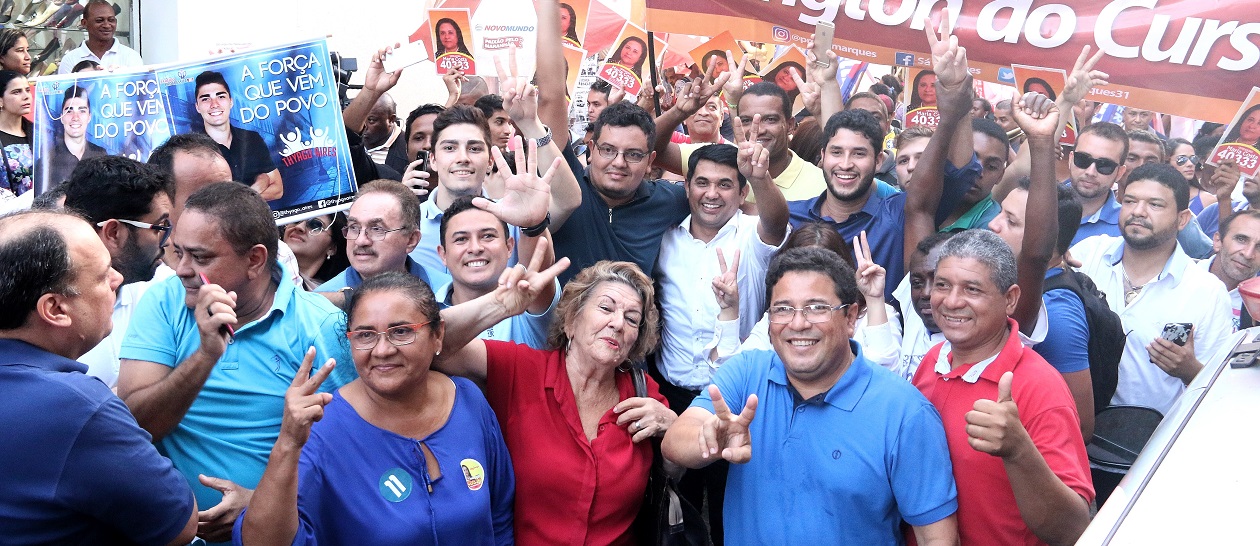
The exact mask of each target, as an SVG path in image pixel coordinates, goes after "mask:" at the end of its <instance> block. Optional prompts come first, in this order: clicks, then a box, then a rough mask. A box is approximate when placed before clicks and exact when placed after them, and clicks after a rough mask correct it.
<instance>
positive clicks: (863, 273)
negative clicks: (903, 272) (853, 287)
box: [853, 230, 887, 305]
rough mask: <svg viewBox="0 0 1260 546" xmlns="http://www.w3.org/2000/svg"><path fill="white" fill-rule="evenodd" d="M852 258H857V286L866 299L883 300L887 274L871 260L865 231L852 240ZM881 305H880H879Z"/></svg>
mask: <svg viewBox="0 0 1260 546" xmlns="http://www.w3.org/2000/svg"><path fill="white" fill-rule="evenodd" d="M853 256H854V257H856V258H857V271H856V274H857V286H858V290H859V291H861V292H862V296H864V297H866V298H867V299H875V298H879V299H881V300H882V299H883V298H884V283H885V282H886V281H885V279H886V278H887V273H886V272H885V271H884V268H883V267H882V266H880V265H879V264H877V263H875V260H873V259H871V245H870V243H868V242H867V241H866V231H865V230H864V231H862V233H861V234H860V235H858V236H856V237H854V238H853ZM881 305H882V303H881Z"/></svg>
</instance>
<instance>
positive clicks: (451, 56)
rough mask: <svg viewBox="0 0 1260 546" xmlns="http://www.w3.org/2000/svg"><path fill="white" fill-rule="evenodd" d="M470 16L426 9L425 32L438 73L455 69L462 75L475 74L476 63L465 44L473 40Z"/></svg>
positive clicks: (445, 10) (450, 11) (443, 10)
mask: <svg viewBox="0 0 1260 546" xmlns="http://www.w3.org/2000/svg"><path fill="white" fill-rule="evenodd" d="M470 20H471V17H470V16H469V12H468V10H467V9H441V8H438V9H430V10H429V32H430V33H431V35H432V38H433V62H435V63H437V72H438V74H445V73H447V72H450V71H451V70H459V71H461V72H463V73H464V74H465V75H468V76H472V75H475V74H477V62H476V61H475V60H474V59H473V53H472V50H471V49H469V47H468V44H470V43H474V44H475V43H477V42H476V40H475V39H474V38H473V35H472V32H473V27H472V24H471V23H470Z"/></svg>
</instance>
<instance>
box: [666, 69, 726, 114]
mask: <svg viewBox="0 0 1260 546" xmlns="http://www.w3.org/2000/svg"><path fill="white" fill-rule="evenodd" d="M716 69H717V63H709V69H708V70H707V71H706V72H705V73H704V77H703V78H700V79H699V80H697V81H694V82H690V83H688V84H686V85H684V86H683V91H682V92H680V93H679V94H678V102H677V103H675V105H674V107H675V108H677V109H679V110H681V111H682V112H684V113H686V114H687V115H688V116H690V115H692V114H694V113H696V112H697V111H699V110H700V107H701V106H704V103H706V102H709V99H711V98H713V95H716V94H718V92H719V91H721V90H722V88H723V86H724V85H726V83H727V82H728V81H730V77H731V73H730V72H723V73H721V74H718V75H717V77H716V78H715V77H714V74H713V72H714V70H716Z"/></svg>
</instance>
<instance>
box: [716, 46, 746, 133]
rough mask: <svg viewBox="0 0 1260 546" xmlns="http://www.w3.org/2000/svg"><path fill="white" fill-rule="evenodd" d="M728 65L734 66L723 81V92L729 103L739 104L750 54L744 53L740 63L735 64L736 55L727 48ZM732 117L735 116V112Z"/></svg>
mask: <svg viewBox="0 0 1260 546" xmlns="http://www.w3.org/2000/svg"><path fill="white" fill-rule="evenodd" d="M710 66H712V63H710ZM726 66H728V67H734V68H733V69H731V71H730V72H727V74H729V76H728V77H727V78H726V79H725V80H723V82H722V85H721V88H722V94H724V95H726V103H727V104H739V98H740V97H742V96H743V95H744V74H745V72H746V71H747V68H748V55H744V58H742V59H740V60H739V64H735V56H734V55H732V54H731V50H729V49H728V50H726ZM731 117H735V116H734V113H732V115H731Z"/></svg>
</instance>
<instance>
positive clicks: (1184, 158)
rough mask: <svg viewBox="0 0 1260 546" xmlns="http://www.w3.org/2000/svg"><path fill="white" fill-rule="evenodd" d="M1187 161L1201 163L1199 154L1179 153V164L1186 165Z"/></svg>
mask: <svg viewBox="0 0 1260 546" xmlns="http://www.w3.org/2000/svg"><path fill="white" fill-rule="evenodd" d="M1186 163H1194V164H1195V165H1198V164H1199V156H1197V155H1179V156H1177V166H1178V167H1184V166H1185V164H1186Z"/></svg>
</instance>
